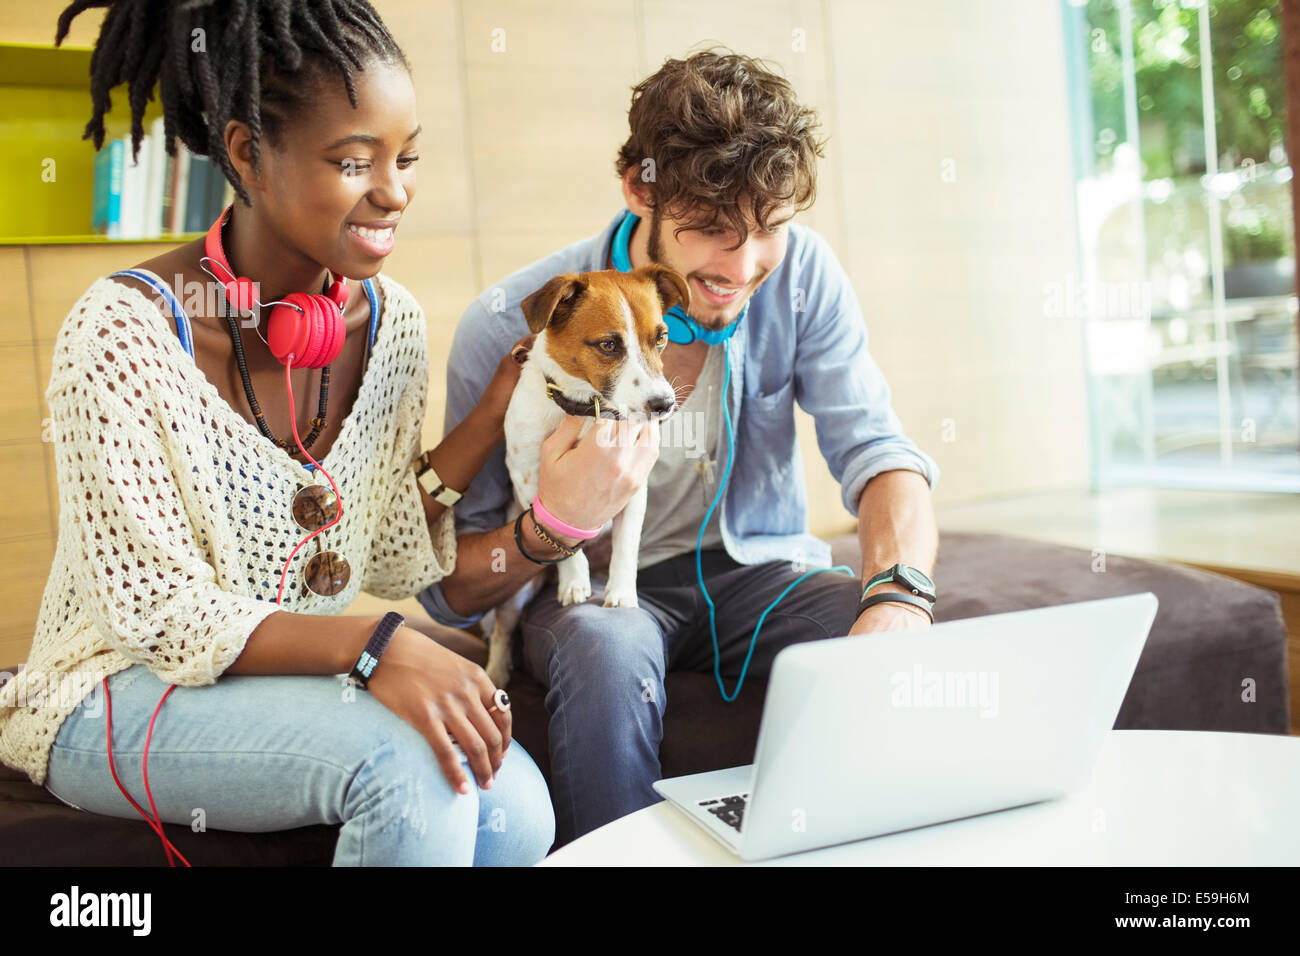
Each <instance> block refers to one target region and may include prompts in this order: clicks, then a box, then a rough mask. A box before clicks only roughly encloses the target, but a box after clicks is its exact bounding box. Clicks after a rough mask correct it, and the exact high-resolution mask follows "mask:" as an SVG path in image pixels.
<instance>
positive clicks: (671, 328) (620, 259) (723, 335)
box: [609, 210, 749, 345]
mask: <svg viewBox="0 0 1300 956" xmlns="http://www.w3.org/2000/svg"><path fill="white" fill-rule="evenodd" d="M639 218H640V217H638V216H634V215H632V212H631V210H626V211H625V212H624V215H623V221H622V222H620V223H619V224H618V229H616V230H615V231H614V239H613V242H611V243H610V250H609V253H610V259H612V260H613V262H614V268H615V269H617V270H618V271H619V272H631V271H632V257H631V255H630V254H629V253H628V244H629V243H630V242H631V240H632V228H633V227H634V226H635V225H636V224H637V221H638V220H639ZM748 311H749V303H748V302H746V303H745V305H744V308H742V309H741V310H740V315H738V316H736V321H734V322H732V323H731V324H730V325H728V326H727V327H726V328H725V329H706V328H704V327H703V326H701V325H699V324H698V323H696V321H695V320H694V319H692V318H691V317H690V316H688V315H687V314H686V313H685V312H684V311H683V310H682V307H681V306H679V305H675V306H673V307H672V308H671V309H669V310H668V311H667V312H665V313H664V322H665V323H666V324H667V325H668V341H669V342H676V343H677V344H678V345H690V344H691V343H692V342H695V341H700V342H707V343H708V344H709V345H721V344H722V343H723V342H725V341H727V339H729V338H731V336H732V335H734V334H735V331H736V329H738V328H740V320H741V319H743V318H744V317H745V313H747V312H748Z"/></svg>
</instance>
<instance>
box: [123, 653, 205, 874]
mask: <svg viewBox="0 0 1300 956" xmlns="http://www.w3.org/2000/svg"><path fill="white" fill-rule="evenodd" d="M103 683H104V700H105V702H106V703H107V707H106V714H107V720H106V721H105V723H106V724H107V733H108V769H109V772H110V773H112V774H113V782H114V783H115V784H117V789H118V790H121V791H122V796H124V797H126V799H127V802H128V803H130V804H131V806H133V807H135V809H136V812H137V813H139V814H140V816H142V817H144V820H145V823H147V824H149V826H151V827H152V828H153V832H154V833H155V834H157V836H158V839H160V840H162V843H163V850H164V851H166V853H167V863H168V864H169V865H170V866H175V865H176V861H175V860H173V859H172V854H173V853H175V854H176V855H177V856H178V857H180V859H181V862H182V863H184V864H185V865H186V866H189V865H190V861H189V860H187V859H185V857H184V855H182V853H181V851H180V850H178V849H176V846H175V845H174V844H173V843H172V841H171V840H169V839H167V834H166V833H164V832H163V828H162V822H161V821H160V820H155V819H153V818H152V817H150V816H149V814H147V813H145V812H144V811H143V810H141V809H140V804H138V803H136V802H135V801H134V800H132V799H131V795H130V794H129V793H127V792H126V787H124V786H122V781H121V780H119V779H118V777H117V767H116V765H115V764H114V763H113V698H112V696H110V695H109V693H108V678H107V677H105V678H104V681H103ZM175 689H176V686H175V685H174V684H173V685H172V686H171V687H169V688H168V689H167V693H166V694H163V695H162V700H160V701H158V706H157V707H155V708H154V711H153V716H154V720H157V719H158V711H159V710H161V709H162V705H163V700H166V699H167V694H170V693H171V692H172V691H173V690H175ZM149 736H153V720H151V721H149ZM144 768H145V770H144V773H145V777H144V788H145V791H146V792H148V790H149V737H146V738H145V742H144ZM149 805H150V806H151V807H153V806H154V804H153V794H152V793H150V794H149ZM153 812H154V816H155V817H156V816H157V815H158V808H157V807H154V811H153Z"/></svg>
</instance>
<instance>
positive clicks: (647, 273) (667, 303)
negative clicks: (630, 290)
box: [636, 262, 691, 312]
mask: <svg viewBox="0 0 1300 956" xmlns="http://www.w3.org/2000/svg"><path fill="white" fill-rule="evenodd" d="M636 271H637V272H638V273H640V274H641V275H643V276H644V277H645V278H647V279H649V280H650V281H651V282H653V283H654V284H655V289H656V290H657V291H658V292H659V307H660V309H661V310H662V311H664V312H667V311H668V310H669V309H671V308H672V307H673V306H675V305H680V306H681V307H682V308H683V309H689V308H690V306H691V287H690V286H689V285H687V284H686V280H685V279H683V278H682V277H681V276H680V275H679V274H678V273H676V272H674V271H673V270H672V269H669V268H668V267H667V266H661V265H659V263H657V262H652V263H650V264H648V265H644V266H642V267H641V268H640V269H637V270H636Z"/></svg>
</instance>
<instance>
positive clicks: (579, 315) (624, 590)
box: [487, 265, 690, 687]
mask: <svg viewBox="0 0 1300 956" xmlns="http://www.w3.org/2000/svg"><path fill="white" fill-rule="evenodd" d="M689 301H690V289H689V287H688V286H687V285H686V281H685V280H684V279H683V278H682V277H681V276H680V275H678V274H677V273H676V272H674V271H673V270H671V269H669V268H667V267H665V266H661V265H647V266H642V267H641V268H639V269H634V270H632V271H631V272H627V273H623V272H618V271H616V270H609V271H605V272H584V273H582V274H577V273H572V272H570V273H565V274H564V275H558V276H556V277H555V278H553V279H551V280H550V281H549V282H547V283H546V285H544V286H542V288H540V289H538V290H537V291H536V292H534V293H533V294H532V295H530V296H528V297H527V298H525V299H524V300H523V302H522V303H521V305H522V308H523V312H524V317H525V319H527V321H528V328H529V329H530V330H531V331H533V332H536V333H537V338H536V339H535V340H534V342H533V347H532V349H531V350H530V351H529V352H528V359H527V361H526V362H525V363H524V366H523V368H522V369H520V372H519V381H518V383H517V384H516V385H515V390H514V394H513V395H512V396H511V399H510V405H509V407H508V409H507V410H506V419H505V436H506V439H505V441H506V455H505V458H506V467H507V468H508V469H509V471H510V480H511V483H512V484H513V486H514V500H513V501H512V502H511V503H510V506H509V507H508V509H507V517H508V518H509V520H510V521H512V522H513V521H514V519H515V518H516V517H517V516H518V515H519V513H520V512H522V511H525V510H527V508H528V506H529V505H531V504H532V502H533V498H534V497H535V496H536V494H537V479H538V472H539V469H540V464H541V448H542V442H543V441H544V440H545V439H546V438H547V437H548V436H549V435H550V434H551V433H552V432H554V431H555V430H556V429H557V428H558V427H559V426H560V423H561V422H563V421H564V418H565V414H566V413H565V412H564V411H563V410H562V409H561V408H560V406H559V405H557V404H556V403H555V402H554V401H553V400H552V399H551V398H550V397H549V396H548V394H547V383H546V379H547V377H549V378H550V380H551V381H552V382H555V383H556V384H557V385H558V386H559V388H560V390H561V391H562V393H563V395H564V396H565V397H566V398H568V399H571V400H573V401H575V402H580V403H585V402H590V401H591V400H592V399H593V398H596V399H598V400H599V402H600V407H601V410H602V417H608V414H609V412H614V413H617V415H618V417H619V418H630V417H641V418H642V420H649V419H657V420H660V421H662V420H663V419H665V418H667V417H668V416H669V415H671V414H672V413H673V412H674V411H675V410H676V408H677V401H676V395H675V393H674V391H673V388H672V387H671V386H670V385H669V384H668V381H667V380H666V379H665V377H664V366H663V361H662V359H661V356H660V353H661V352H662V350H663V347H664V345H665V344H666V343H667V340H668V327H667V325H665V324H664V320H663V313H664V312H666V311H667V310H669V309H671V308H672V307H673V306H675V305H681V306H683V307H686V306H687V305H688V304H689ZM611 346H613V347H611ZM606 409H608V411H606ZM594 424H595V418H594V417H593V418H592V419H591V421H590V422H588V423H587V424H586V425H584V426H583V428H582V431H581V433H580V435H585V434H586V433H587V431H589V430H590V429H591V427H592V425H594ZM546 504H547V505H550V502H546ZM645 510H646V488H645V486H644V485H642V486H641V488H640V490H638V491H637V493H636V494H635V495H633V496H632V498H631V499H630V500H629V501H628V503H627V505H626V507H625V508H624V509H623V511H622V512H620V513H619V514H617V515H615V516H614V518H613V531H612V540H611V551H610V562H609V577H608V583H607V584H606V586H605V595H604V606H605V607H636V606H637V600H636V572H637V554H638V552H639V550H640V547H641V525H642V522H643V521H644V519H645ZM524 544H525V546H526V547H528V548H529V549H530V552H531V553H532V554H537V555H539V556H540V555H542V554H545V553H546V545H545V544H543V543H542V542H541V541H540V540H539V539H538V538H537V537H536V536H535V535H532V534H531V533H530V534H529V538H525V539H524ZM512 560H518V561H526V560H527V559H526V558H524V557H521V556H515V557H514V558H512ZM556 570H557V572H558V578H559V600H560V604H562V605H564V606H568V605H570V604H580V603H582V602H583V601H586V600H587V599H588V598H589V597H591V570H590V567H589V565H588V563H587V557H586V555H585V554H584V553H583V552H582V551H579V552H578V553H577V554H575V555H574V556H573V557H571V558H566V559H565V560H563V561H561V562H560V563H559V564H558V565H556ZM542 577H544V576H542V575H539V576H538V577H537V578H534V579H533V580H532V581H531V582H529V584H528V585H525V587H524V588H522V589H521V590H520V592H519V593H517V594H516V595H515V596H514V597H513V598H511V599H510V600H509V601H508V602H506V603H504V604H502V605H500V606H498V607H497V608H495V613H494V618H495V620H494V622H493V628H492V636H491V638H490V639H489V651H488V665H487V672H488V676H489V677H490V678H491V679H492V682H493V683H494V684H496V685H497V686H498V687H504V686H505V684H506V680H507V679H508V677H509V675H510V656H511V655H510V651H511V641H512V639H513V634H514V629H515V625H516V624H517V623H518V621H519V617H520V612H521V611H522V608H523V606H524V605H525V604H526V603H527V602H528V600H529V599H530V598H531V597H532V596H533V595H534V594H535V593H536V591H537V590H538V589H539V588H540V586H541V578H542Z"/></svg>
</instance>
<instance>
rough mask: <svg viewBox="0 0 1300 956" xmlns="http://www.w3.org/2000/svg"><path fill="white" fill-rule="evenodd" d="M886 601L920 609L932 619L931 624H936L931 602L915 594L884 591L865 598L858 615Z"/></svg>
mask: <svg viewBox="0 0 1300 956" xmlns="http://www.w3.org/2000/svg"><path fill="white" fill-rule="evenodd" d="M885 601H895V602H897V603H899V604H911V605H913V606H914V607H919V608H920V609H921V610H922V611H924V612H925V613H926V616H927V617H929V618H930V623H931V624H933V623H934V611H933V610H931V605H930V602H929V601H927V600H926V599H925V598H923V597H917V596H916V595H915V594H903V593H902V592H901V591H882V592H880V593H879V594H873V595H871V597H864V598H863V599H862V600H861V601H859V602H858V614H859V615H860V614H862V612H863V611H865V610H866V609H867V608H869V607H871V606H872V605H875V604H883V603H884V602H885Z"/></svg>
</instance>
